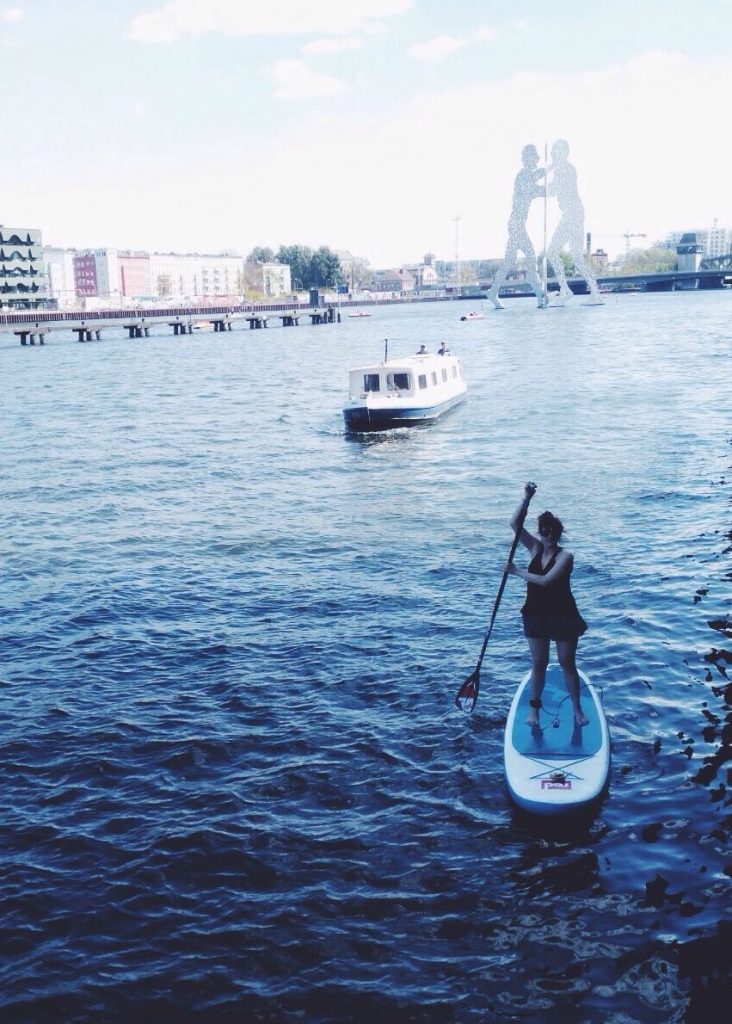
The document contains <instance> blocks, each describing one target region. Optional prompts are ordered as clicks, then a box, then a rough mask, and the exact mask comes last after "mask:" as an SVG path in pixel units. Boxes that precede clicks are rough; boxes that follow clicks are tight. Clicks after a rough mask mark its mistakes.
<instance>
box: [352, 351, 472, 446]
mask: <svg viewBox="0 0 732 1024" xmlns="http://www.w3.org/2000/svg"><path fill="white" fill-rule="evenodd" d="M467 391H468V385H467V383H466V381H465V374H464V372H463V366H462V363H461V362H460V360H459V359H458V358H457V356H453V355H450V353H449V352H447V353H445V354H444V355H437V354H435V355H432V354H431V353H429V352H426V353H425V354H424V355H414V356H405V357H404V358H402V359H388V360H386V361H385V362H382V363H372V364H371V365H369V366H359V367H357V368H356V369H354V370H351V371H350V372H349V375H348V404H347V405H346V406H345V407H344V409H343V418H344V420H345V423H346V430H350V431H355V432H359V433H360V432H362V431H374V430H391V429H392V428H394V427H413V426H416V425H418V424H423V423H432V422H434V421H435V420H437V419H439V417H440V416H442V415H443V414H444V413H446V412H447V411H448V409H452V408H453V407H454V406H456V405H458V404H459V403H460V402H463V401H464V400H465V398H466V396H467Z"/></svg>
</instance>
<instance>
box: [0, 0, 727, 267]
mask: <svg viewBox="0 0 732 1024" xmlns="http://www.w3.org/2000/svg"><path fill="white" fill-rule="evenodd" d="M262 6H263V9H262V10H258V9H248V8H249V5H246V4H242V3H240V2H233V0H209V2H208V3H205V4H203V3H200V2H198V0H173V2H168V3H162V2H160V0H118V3H116V4H115V5H114V10H113V11H107V10H102V9H99V8H98V7H97V5H94V4H92V3H91V2H89V0H68V2H65V3H61V2H59V3H48V2H46V3H42V2H40V0H27V2H22V0H21V2H19V3H15V4H0V53H2V61H3V66H4V75H5V81H6V89H7V93H6V111H5V119H4V121H5V128H6V140H7V141H6V146H5V147H4V148H3V154H2V157H0V167H1V168H2V171H1V177H0V181H1V182H2V204H1V206H0V221H2V222H4V223H5V224H21V225H22V224H29V225H32V226H35V227H38V228H39V229H40V230H41V231H42V232H43V240H44V244H45V245H49V246H59V247H64V248H78V249H86V248H98V247H108V248H118V249H132V250H134V249H144V250H148V251H171V250H172V251H177V252H210V253H213V252H222V251H229V250H237V251H239V252H241V253H242V254H245V253H247V252H249V251H250V250H251V249H252V248H253V247H254V246H257V245H262V246H269V247H271V248H273V249H277V248H278V247H279V246H280V245H281V244H285V245H288V244H298V243H299V244H303V245H309V246H311V247H313V248H318V247H320V246H321V245H326V246H328V247H329V248H331V249H334V250H336V249H343V250H350V251H351V252H352V253H353V254H354V255H357V256H360V257H364V258H366V259H368V260H369V261H370V263H371V265H372V266H373V267H388V266H400V265H402V264H404V263H410V262H417V261H419V260H421V258H422V256H423V255H424V253H426V252H434V253H435V254H436V256H437V258H438V259H440V260H446V261H450V260H452V259H454V258H455V256H456V255H459V256H460V258H461V259H465V260H469V259H477V258H483V257H489V258H490V257H491V256H493V255H499V254H500V252H501V251H502V249H503V247H504V244H505V238H506V222H507V219H508V215H509V212H510V200H511V189H512V185H513V178H514V176H515V173H516V171H517V170H518V166H519V162H520V153H521V149H522V147H523V145H524V144H525V143H527V142H533V143H535V144H536V145H537V148H538V149H539V151H540V152H541V153H542V156H543V153H544V147H545V144H547V143H548V144H549V145H551V142H552V141H553V140H555V139H557V138H564V139H566V140H567V141H568V142H569V146H570V159H571V160H572V162H573V163H574V164H575V166H576V167H577V170H578V175H579V187H580V193H581V196H582V200H583V203H584V207H585V227H586V230H587V231H589V232H591V234H592V243H593V247H597V248H603V249H605V250H606V251H608V252H609V253H610V254H611V255H615V254H620V253H622V251H623V250H624V248H625V237H624V236H625V235H626V234H633V235H638V236H641V235H645V238H644V239H641V238H640V237H638V238H637V239H634V240H633V245H634V247H635V245H638V246H640V245H644V246H645V245H651V244H653V242H654V241H655V240H656V239H660V238H663V237H665V236H666V235H667V234H669V233H670V232H673V231H675V230H681V229H684V228H687V229H691V228H693V227H697V228H698V227H705V226H706V227H712V225H713V224H714V222H715V221H716V222H717V223H718V224H719V225H720V226H723V227H726V226H728V225H730V224H732V197H731V196H730V194H729V189H728V187H727V183H726V180H725V165H724V158H723V155H722V154H721V153H720V144H719V139H720V137H721V133H722V131H723V125H722V121H721V111H722V109H723V104H724V99H725V97H726V95H727V93H728V86H729V85H730V84H732V61H730V56H732V9H728V8H727V6H726V5H725V6H724V7H723V5H720V4H717V3H715V2H712V0H709V2H706V0H702V2H700V3H698V4H696V5H694V8H693V10H690V9H689V6H688V4H685V3H680V2H678V0H644V3H643V4H642V5H641V4H638V3H637V2H630V0H618V2H617V3H615V4H613V5H612V6H611V5H603V6H602V7H600V8H599V9H598V5H596V6H595V7H590V6H588V5H586V4H582V3H578V2H575V0H569V2H568V3H566V4H564V5H562V6H561V7H558V8H551V7H548V6H547V5H544V4H538V3H536V2H534V0H527V2H526V3H525V4H523V5H522V7H521V21H517V20H516V19H515V18H513V16H509V15H507V14H506V13H505V6H504V5H500V4H497V3H490V2H480V3H479V2H478V0H463V2H462V3H461V4H460V5H459V6H458V7H457V9H455V8H453V9H446V8H445V6H444V5H442V4H440V3H439V2H437V0H372V2H370V3H366V2H364V0H352V2H350V3H349V4H347V5H343V4H339V3H336V2H334V0H311V3H309V4H308V6H307V9H305V8H304V7H303V6H302V5H300V4H297V3H293V2H292V0H269V3H268V4H267V5H266V9H265V7H264V5H262ZM715 103H718V107H716V106H715ZM29 112H30V114H29ZM549 215H550V218H551V216H552V215H553V211H552V209H551V208H550V213H549ZM458 216H459V218H460V219H459V221H457V220H456V218H457V217H458ZM540 220H541V217H540V214H539V211H538V210H535V211H533V212H532V218H531V220H530V228H531V230H532V231H533V232H534V236H535V237H537V236H538V235H540V232H541V224H540Z"/></svg>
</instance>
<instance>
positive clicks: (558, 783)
mask: <svg viewBox="0 0 732 1024" xmlns="http://www.w3.org/2000/svg"><path fill="white" fill-rule="evenodd" d="M541 788H542V789H571V788H572V780H571V779H568V778H567V776H566V775H565V774H564V772H554V774H553V775H550V776H549V778H548V779H542V780H541Z"/></svg>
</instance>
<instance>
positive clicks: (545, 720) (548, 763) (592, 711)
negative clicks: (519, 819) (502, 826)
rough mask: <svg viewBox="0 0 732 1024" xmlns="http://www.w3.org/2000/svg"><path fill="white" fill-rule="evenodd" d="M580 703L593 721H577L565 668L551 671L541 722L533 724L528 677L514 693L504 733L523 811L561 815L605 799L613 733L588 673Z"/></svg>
mask: <svg viewBox="0 0 732 1024" xmlns="http://www.w3.org/2000/svg"><path fill="white" fill-rule="evenodd" d="M579 677H580V701H581V704H582V710H583V711H584V713H585V715H586V716H587V718H588V719H589V721H588V723H587V725H584V726H579V725H577V724H576V723H575V719H574V711H573V708H572V701H571V700H570V698H569V695H568V694H567V690H566V688H565V686H564V676H563V673H562V670H561V668H560V667H559V665H556V664H552V665H550V666H549V668H548V669H547V673H546V683H545V686H544V691H543V693H542V695H541V703H542V710H541V711H540V712H539V724H538V725H536V726H530V725H527V724H526V719H527V718H528V716H529V713H530V706H529V683H530V680H531V673H530V672H528V673H527V674H526V676H525V677H524V678H523V679H522V681H521V684H520V685H519V688H518V690H517V691H516V694H515V695H514V698H513V702H512V703H511V709H510V711H509V713H508V720H507V722H506V732H505V735H504V745H503V754H504V771H505V775H506V783H507V785H508V791H509V793H510V794H511V796H512V797H513V799H514V801H515V802H516V803H517V804H518V806H519V807H522V808H523V809H524V810H526V811H530V812H532V813H533V814H542V815H561V814H567V813H574V812H577V811H582V810H587V809H588V808H590V807H592V806H593V805H594V804H595V803H596V802H598V801H599V799H600V797H601V796H602V795H603V793H604V791H605V788H606V787H607V783H608V776H609V773H610V734H609V732H608V727H607V721H606V719H605V712H604V710H603V707H602V702H601V700H600V697H599V695H598V693H597V691H596V690H595V688H594V687H593V686H592V685H591V683H590V681H589V679H588V678H587V676H586V675H585V673H584V672H580V673H579Z"/></svg>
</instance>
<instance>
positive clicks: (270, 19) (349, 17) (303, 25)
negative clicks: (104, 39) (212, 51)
mask: <svg viewBox="0 0 732 1024" xmlns="http://www.w3.org/2000/svg"><path fill="white" fill-rule="evenodd" d="M412 2H413V0H347V2H344V0H309V2H307V3H306V2H304V0H263V2H261V3H256V4H243V3H241V0H169V2H168V3H165V4H163V6H162V7H158V8H157V9H156V10H154V11H151V12H150V13H148V14H139V15H138V16H137V17H136V18H133V20H132V23H131V26H130V31H131V34H132V37H133V38H134V39H137V40H138V41H139V42H142V43H171V42H174V41H175V40H176V39H180V38H181V37H182V36H200V35H204V34H206V33H210V32H218V33H221V34H222V35H235V36H262V35H299V34H302V33H309V34H316V33H317V34H322V33H326V34H332V35H343V34H346V33H348V32H354V31H358V30H365V29H367V28H368V26H369V25H371V24H372V23H373V22H374V19H377V18H391V17H394V16H396V15H398V14H403V13H404V12H405V11H408V10H409V9H410V8H411V7H412Z"/></svg>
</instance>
